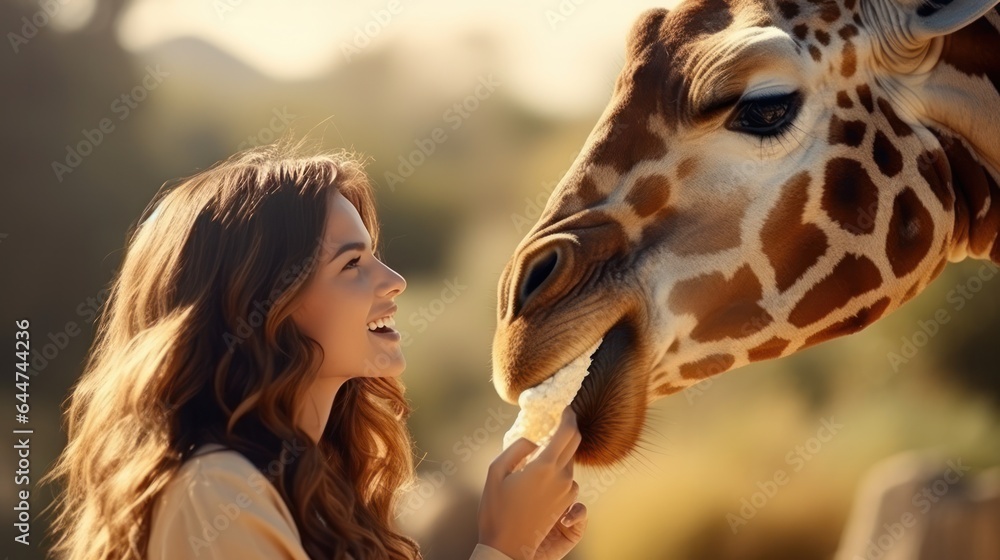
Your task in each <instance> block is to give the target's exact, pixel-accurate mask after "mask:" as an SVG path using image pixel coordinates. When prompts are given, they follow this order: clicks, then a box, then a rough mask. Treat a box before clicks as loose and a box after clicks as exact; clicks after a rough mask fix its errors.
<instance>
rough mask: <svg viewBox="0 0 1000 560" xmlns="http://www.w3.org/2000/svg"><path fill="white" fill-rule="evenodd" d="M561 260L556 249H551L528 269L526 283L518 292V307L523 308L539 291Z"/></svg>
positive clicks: (525, 277) (525, 276)
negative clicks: (532, 295)
mask: <svg viewBox="0 0 1000 560" xmlns="http://www.w3.org/2000/svg"><path fill="white" fill-rule="evenodd" d="M558 260H559V253H558V251H556V250H555V249H550V250H549V251H548V252H546V253H545V254H544V255H542V256H541V257H537V258H536V259H535V261H534V262H533V263H531V265H530V266H529V267H528V273H527V274H525V275H524V283H522V284H521V289H520V290H518V294H517V299H518V307H523V306H524V302H525V301H527V300H528V297H529V296H531V294H533V293H535V292H536V291H537V290H538V287H539V286H541V285H542V283H543V282H545V280H546V279H547V278H548V277H549V276H550V275H551V274H552V271H553V270H555V268H556V262H557V261H558Z"/></svg>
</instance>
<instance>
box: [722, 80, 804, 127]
mask: <svg viewBox="0 0 1000 560" xmlns="http://www.w3.org/2000/svg"><path fill="white" fill-rule="evenodd" d="M800 101H801V96H800V95H799V92H797V91H793V92H791V93H783V94H781V95H769V96H767V97H759V98H757V99H748V100H745V101H741V102H740V103H739V104H738V105H737V106H736V110H735V112H734V113H733V116H732V118H731V119H730V120H729V122H728V123H726V128H728V129H730V130H734V131H736V132H746V133H748V134H753V135H755V136H776V135H778V134H781V133H782V132H784V130H785V128H787V127H788V125H790V124H791V123H792V121H794V120H795V116H796V115H797V114H798V112H799V107H800V105H801V102H800Z"/></svg>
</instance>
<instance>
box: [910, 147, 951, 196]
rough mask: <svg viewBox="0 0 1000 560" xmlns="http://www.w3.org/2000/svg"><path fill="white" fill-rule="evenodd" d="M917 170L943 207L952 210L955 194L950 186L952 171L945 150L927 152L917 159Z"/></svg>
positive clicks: (938, 149)
mask: <svg viewBox="0 0 1000 560" xmlns="http://www.w3.org/2000/svg"><path fill="white" fill-rule="evenodd" d="M917 170H918V171H920V176H921V177H923V178H924V181H927V184H928V185H930V187H931V191H933V192H934V196H936V197H937V199H938V202H940V203H941V207H942V208H943V209H945V210H949V209H951V207H952V204H954V202H955V193H953V192H952V190H951V188H950V187H949V186H948V185H949V183H950V179H951V169H949V168H948V157H947V156H946V155H945V154H944V150H941V149H940V148H936V149H934V150H925V151H924V152H923V153H921V154H920V156H919V157H917Z"/></svg>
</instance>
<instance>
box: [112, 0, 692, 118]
mask: <svg viewBox="0 0 1000 560" xmlns="http://www.w3.org/2000/svg"><path fill="white" fill-rule="evenodd" d="M674 3H676V0H668V3H667V5H672V4H674ZM657 5H660V6H662V5H665V4H664V3H662V2H660V3H657V2H652V1H650V0H617V1H616V2H614V3H612V2H610V1H609V0H542V1H539V0H506V1H503V2H501V1H499V0H493V1H491V2H486V1H482V0H479V1H472V0H420V1H419V2H418V1H415V0H364V1H357V2H344V1H338V2H331V1H329V0H285V1H283V2H280V3H279V2H277V1H275V0H270V1H265V0H135V1H134V2H133V3H132V4H131V6H130V7H129V8H128V11H127V12H126V13H125V14H124V15H123V17H122V18H121V21H120V24H119V28H118V37H119V40H120V41H121V43H122V45H123V46H124V47H125V48H126V49H128V50H130V51H142V50H144V49H147V48H150V47H152V46H155V45H157V44H159V43H162V42H164V41H167V40H170V39H174V38H177V37H183V36H194V37H197V38H200V39H203V40H205V41H207V42H209V43H211V44H213V45H215V46H217V47H218V48H220V49H222V50H224V51H226V52H228V53H229V54H231V55H233V56H235V57H237V58H239V59H241V60H242V61H244V62H245V63H247V64H249V65H250V66H252V67H254V68H256V69H258V70H259V71H261V72H263V73H265V74H267V75H269V76H272V77H274V78H278V79H284V80H296V79H301V78H308V77H312V76H316V75H320V74H322V73H324V72H329V71H330V70H331V68H333V67H335V66H337V65H341V64H348V63H349V60H348V57H347V55H346V54H345V49H347V48H348V47H352V46H357V47H358V48H359V49H360V50H362V51H364V50H366V49H377V48H379V47H380V46H384V45H386V44H388V43H389V42H392V41H401V42H402V43H403V44H405V45H406V47H407V48H406V50H405V52H406V53H407V55H408V56H413V57H415V61H419V62H420V65H419V68H421V69H424V68H430V71H434V72H435V74H440V75H441V79H447V77H448V75H449V74H451V75H455V74H456V72H455V71H454V67H455V66H454V65H455V64H461V63H463V62H462V61H463V58H462V56H461V55H462V51H463V48H462V46H461V44H462V41H463V40H465V39H467V38H468V35H469V34H470V33H474V32H477V31H478V32H486V33H489V34H490V35H492V36H495V37H497V38H498V39H500V41H499V43H500V46H501V48H502V54H501V56H502V59H501V60H502V62H501V65H500V69H501V71H502V73H503V76H502V81H503V83H504V86H505V87H506V88H508V91H509V92H510V93H511V94H513V95H515V96H517V97H519V98H521V99H522V100H523V101H524V102H525V103H527V104H529V105H531V106H533V107H535V108H536V109H538V110H541V111H545V112H548V113H552V114H556V115H563V116H575V115H579V114H583V113H589V112H593V111H594V110H599V109H600V108H603V106H604V104H605V103H606V102H607V100H608V97H609V95H610V88H611V84H612V83H613V79H614V76H615V75H617V73H618V69H619V68H620V66H621V62H622V56H623V53H624V43H625V36H626V34H627V32H628V29H629V27H630V26H631V24H632V22H633V21H634V20H635V19H636V17H637V16H638V14H639V13H640V12H642V11H643V10H644V9H647V8H650V7H655V6H657ZM390 6H391V7H393V8H394V11H395V13H391V12H390V11H389V8H390ZM373 12H375V13H381V17H377V16H376V15H373ZM380 19H381V22H380V21H379V20H380ZM366 29H367V30H368V32H369V33H368V34H367V35H368V36H364V35H363V36H361V38H360V39H359V38H358V37H359V33H363V32H364V31H365V30H366ZM369 37H370V42H369V43H368V44H364V41H365V40H369ZM428 61H434V63H435V64H428ZM465 63H469V62H468V61H467V60H466V61H465ZM435 66H436V67H437V69H436V70H435V68H434V67H435ZM458 74H461V72H459V73H458ZM498 78H500V77H499V76H498Z"/></svg>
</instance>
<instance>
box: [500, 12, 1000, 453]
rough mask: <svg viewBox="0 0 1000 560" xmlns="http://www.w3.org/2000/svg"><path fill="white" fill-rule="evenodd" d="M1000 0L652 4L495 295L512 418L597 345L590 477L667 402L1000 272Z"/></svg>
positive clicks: (591, 384)
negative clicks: (955, 284) (933, 290)
mask: <svg viewBox="0 0 1000 560" xmlns="http://www.w3.org/2000/svg"><path fill="white" fill-rule="evenodd" d="M996 3H997V0H937V2H935V1H934V0H926V1H924V2H923V3H921V0H685V1H683V2H682V3H681V4H680V5H678V6H676V7H675V8H673V9H671V10H667V9H653V10H648V11H646V12H644V13H642V15H641V16H640V17H639V18H638V21H637V22H636V23H635V24H634V26H633V27H632V29H631V31H630V32H629V35H628V38H627V40H626V58H625V63H624V65H623V68H622V70H621V72H620V74H619V76H618V77H617V79H616V82H615V85H614V90H613V93H612V96H611V100H610V102H609V104H608V105H607V107H606V109H605V110H604V112H603V114H602V115H601V116H600V118H599V120H598V122H597V124H596V125H595V127H594V129H593V130H592V132H591V133H590V135H589V137H588V138H587V140H586V142H585V143H584V146H583V148H582V149H581V151H580V153H579V155H578V156H577V158H576V159H575V160H574V162H573V163H572V165H571V166H570V168H569V170H568V171H567V172H566V174H565V176H564V177H563V178H562V179H561V181H560V182H559V183H558V184H557V186H556V188H555V190H554V191H553V192H552V193H551V195H550V197H549V199H548V202H547V204H546V206H545V208H544V210H543V212H542V214H541V216H540V218H539V219H538V222H537V223H536V224H535V225H534V226H533V227H532V229H531V230H530V231H528V233H527V234H526V235H525V236H524V238H523V239H522V240H521V242H520V243H519V244H518V246H517V248H516V249H515V251H514V253H513V255H512V257H511V258H510V260H509V261H508V262H507V264H506V266H505V267H504V269H503V271H502V273H501V276H500V279H499V284H498V305H497V327H496V331H495V334H494V339H493V376H492V380H493V384H494V387H495V389H496V390H497V392H498V393H499V395H500V396H501V398H503V399H504V400H506V401H507V402H510V403H516V402H517V397H518V395H519V394H520V392H521V391H522V390H524V389H526V388H528V387H531V386H534V385H536V384H538V383H540V382H541V381H543V380H544V379H546V378H547V377H548V376H550V375H552V373H553V372H554V371H556V370H557V369H559V368H560V367H562V366H563V365H565V364H566V363H567V362H569V361H570V360H572V359H573V358H575V357H577V356H578V355H580V354H581V353H583V352H584V350H585V349H587V348H588V347H590V346H592V345H593V344H594V343H595V342H596V341H597V340H599V339H601V338H602V337H603V342H602V343H601V345H600V347H599V348H598V350H597V351H596V353H595V354H594V358H593V365H592V366H591V368H590V374H589V375H588V376H587V378H586V379H585V381H584V384H583V387H582V388H581V390H580V392H579V393H578V395H577V397H576V398H575V400H574V401H573V403H572V405H571V406H572V407H573V409H574V410H575V412H576V413H577V417H578V423H579V426H580V430H581V433H582V435H583V441H582V443H581V444H580V447H579V451H578V454H577V461H578V462H580V463H582V464H592V465H611V464H614V463H617V462H620V461H622V460H624V459H625V458H627V457H628V456H629V455H630V454H631V453H632V452H633V451H634V449H635V447H636V444H637V441H638V439H639V437H640V435H641V432H642V429H643V426H644V423H645V420H646V411H647V408H648V406H649V404H650V403H652V402H653V401H656V400H657V399H660V398H663V397H665V396H667V395H670V394H673V393H676V392H678V391H680V390H682V389H684V388H685V387H688V386H690V385H692V384H694V383H697V382H699V381H701V380H703V379H705V378H707V377H710V376H714V375H718V374H721V373H724V372H726V371H730V370H733V369H735V368H739V367H741V366H743V365H746V364H748V363H751V362H756V361H762V360H768V359H774V358H779V357H782V356H787V355H789V354H792V353H795V352H797V351H799V350H802V349H804V348H807V347H810V346H813V345H815V344H818V343H821V342H823V341H826V340H830V339H832V338H836V337H840V336H844V335H848V334H851V333H855V332H858V331H860V330H862V329H864V328H865V327H866V326H868V325H869V324H871V323H872V322H874V321H876V320H878V319H879V318H881V317H883V316H885V315H887V314H889V313H891V312H893V311H894V310H895V309H897V308H898V307H899V306H901V305H902V304H903V303H905V302H906V301H908V300H909V299H911V298H912V297H914V296H915V295H916V294H918V293H919V292H920V291H921V290H923V289H924V288H925V287H926V286H927V285H928V283H929V282H931V281H932V280H933V279H934V278H935V277H937V276H938V274H939V273H940V272H941V270H942V269H943V268H944V266H945V265H946V264H947V263H948V262H958V261H961V260H963V259H966V258H975V259H983V260H985V261H986V263H984V266H990V267H991V269H990V271H989V272H990V273H995V272H996V271H997V268H996V266H995V264H993V263H997V262H1000V243H997V241H996V237H997V231H998V228H1000V204H994V203H993V201H994V200H996V201H998V202H1000V190H998V186H997V184H998V183H997V181H998V178H1000V175H998V173H997V170H998V169H1000V141H998V138H1000V93H998V90H1000V13H998V12H997V9H996V7H995V4H996Z"/></svg>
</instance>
